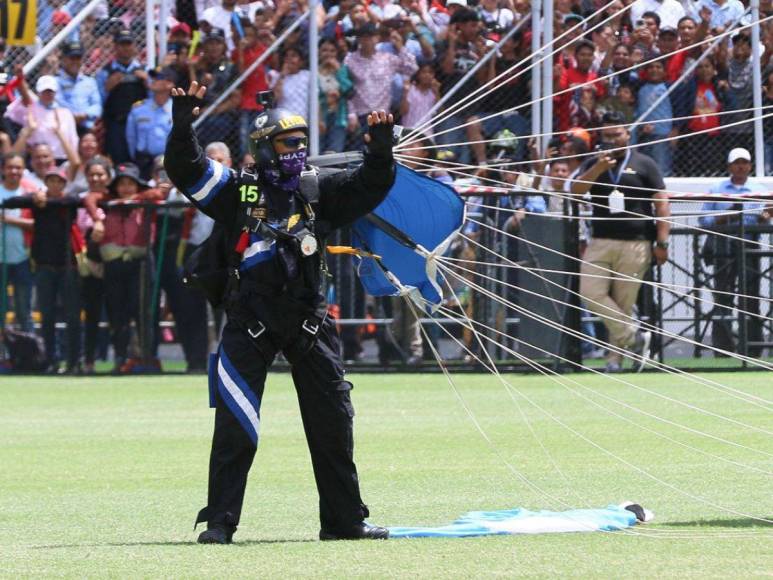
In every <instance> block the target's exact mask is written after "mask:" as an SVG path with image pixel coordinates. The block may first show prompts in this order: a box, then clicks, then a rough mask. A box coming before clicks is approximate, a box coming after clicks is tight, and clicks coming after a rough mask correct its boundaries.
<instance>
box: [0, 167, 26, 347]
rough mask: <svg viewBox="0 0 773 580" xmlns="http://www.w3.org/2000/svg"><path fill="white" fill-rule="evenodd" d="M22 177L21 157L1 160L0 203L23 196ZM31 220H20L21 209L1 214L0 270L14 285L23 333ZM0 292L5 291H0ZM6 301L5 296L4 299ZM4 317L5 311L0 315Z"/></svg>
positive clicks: (19, 324) (15, 311)
mask: <svg viewBox="0 0 773 580" xmlns="http://www.w3.org/2000/svg"><path fill="white" fill-rule="evenodd" d="M23 175H24V158H23V157H22V156H21V155H19V154H18V153H9V154H7V155H6V156H5V157H4V158H3V183H2V184H1V185H0V201H5V200H6V199H10V198H12V197H18V196H20V195H23V194H24V193H25V192H24V189H23V188H22V186H21V180H22V176H23ZM32 227H33V221H32V219H31V218H26V217H22V211H21V210H20V209H6V210H3V211H2V212H0V233H2V235H0V268H3V269H4V270H5V273H6V279H7V280H8V283H9V284H10V285H12V286H13V305H14V313H15V316H16V320H15V322H16V327H17V328H19V329H20V330H23V331H25V332H30V331H32V282H33V279H32V271H31V270H30V259H29V252H28V250H27V247H26V245H25V243H24V232H25V231H31V230H32ZM0 292H4V293H5V292H7V289H6V288H0ZM6 298H7V296H6ZM0 314H1V315H2V316H3V317H5V312H2V313H0Z"/></svg>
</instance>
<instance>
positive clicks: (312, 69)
mask: <svg viewBox="0 0 773 580" xmlns="http://www.w3.org/2000/svg"><path fill="white" fill-rule="evenodd" d="M318 1H319V0H310V2H309V154H310V155H319V88H318V87H319V56H318V48H319V41H318V39H319V22H317V6H318Z"/></svg>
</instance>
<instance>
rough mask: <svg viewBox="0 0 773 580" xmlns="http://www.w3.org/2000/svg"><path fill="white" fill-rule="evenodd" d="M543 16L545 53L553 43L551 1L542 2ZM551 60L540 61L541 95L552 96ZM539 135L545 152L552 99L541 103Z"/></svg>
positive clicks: (540, 144) (551, 119)
mask: <svg viewBox="0 0 773 580" xmlns="http://www.w3.org/2000/svg"><path fill="white" fill-rule="evenodd" d="M543 10H544V15H543V18H542V46H544V47H545V50H546V51H548V52H549V51H550V50H551V48H550V45H551V43H552V42H553V0H544V4H543ZM553 60H554V58H553V57H551V58H546V59H545V60H543V61H542V94H543V95H552V94H553ZM540 132H541V133H545V137H544V138H542V139H539V138H538V141H537V143H538V145H539V147H540V151H543V152H544V151H547V144H548V143H549V142H550V138H551V137H550V135H547V134H548V133H552V132H553V99H545V100H544V101H542V125H541V131H540Z"/></svg>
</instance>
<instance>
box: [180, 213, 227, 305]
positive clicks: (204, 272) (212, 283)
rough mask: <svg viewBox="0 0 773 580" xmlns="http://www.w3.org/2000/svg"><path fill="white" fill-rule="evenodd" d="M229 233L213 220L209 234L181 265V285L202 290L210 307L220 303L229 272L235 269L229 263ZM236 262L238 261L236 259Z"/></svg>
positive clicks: (223, 296) (221, 302) (223, 295)
mask: <svg viewBox="0 0 773 580" xmlns="http://www.w3.org/2000/svg"><path fill="white" fill-rule="evenodd" d="M229 238H230V236H229V235H228V232H227V231H226V228H225V227H224V226H222V225H221V224H219V223H215V225H214V226H213V228H212V233H211V234H210V235H209V237H208V238H207V239H206V240H205V241H204V243H202V244H201V245H200V246H199V247H198V248H196V250H194V251H193V253H192V254H191V255H190V256H188V259H187V260H185V264H184V265H183V284H185V285H186V286H188V287H189V288H195V289H198V290H200V291H201V292H203V293H204V295H205V296H206V297H207V300H208V301H209V303H210V304H211V305H212V308H219V307H220V306H222V304H223V300H224V298H225V293H226V289H227V287H228V279H229V271H230V270H232V269H233V268H234V266H233V265H230V264H229V263H228V256H229V254H232V255H235V252H233V250H231V251H230V252H229V251H228V248H229V247H233V244H229V241H230V240H229ZM237 265H238V262H237Z"/></svg>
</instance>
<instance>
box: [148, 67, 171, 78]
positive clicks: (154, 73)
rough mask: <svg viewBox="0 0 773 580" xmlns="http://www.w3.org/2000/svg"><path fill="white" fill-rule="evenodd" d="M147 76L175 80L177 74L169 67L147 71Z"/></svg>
mask: <svg viewBox="0 0 773 580" xmlns="http://www.w3.org/2000/svg"><path fill="white" fill-rule="evenodd" d="M148 76H149V77H150V78H151V79H153V80H154V81H172V82H175V81H177V74H176V73H175V72H174V70H172V69H171V68H170V67H168V66H167V67H164V68H161V69H155V68H154V69H153V70H150V71H148Z"/></svg>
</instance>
